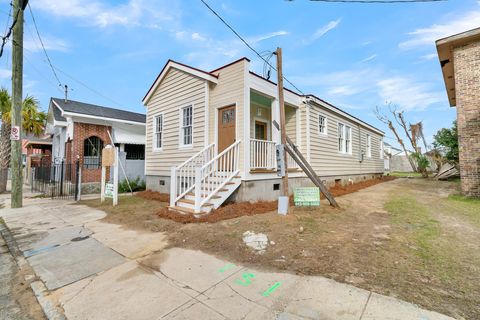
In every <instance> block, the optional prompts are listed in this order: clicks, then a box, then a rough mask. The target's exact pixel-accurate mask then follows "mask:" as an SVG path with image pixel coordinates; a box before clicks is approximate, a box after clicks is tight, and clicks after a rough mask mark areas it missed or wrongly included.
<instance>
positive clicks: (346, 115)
mask: <svg viewBox="0 0 480 320" xmlns="http://www.w3.org/2000/svg"><path fill="white" fill-rule="evenodd" d="M308 101H313V102H314V103H315V104H317V105H319V106H322V107H323V108H325V109H327V110H329V111H331V112H333V113H336V114H338V115H341V116H342V117H344V118H347V119H348V120H350V121H353V122H354V123H356V124H358V125H360V126H362V127H364V128H367V129H369V130H371V131H373V132H375V133H377V134H379V135H381V136H382V137H383V136H384V135H385V133H384V132H383V131H380V130H378V129H377V128H375V127H373V126H371V125H369V124H368V123H366V122H363V121H360V120H359V119H357V118H355V117H353V116H351V115H350V114H348V113H346V112H344V111H342V110H340V109H337V108H334V107H332V106H330V105H329V104H327V103H325V102H323V101H321V100H318V99H317V98H315V97H313V96H309V97H305V99H304V103H305V104H307V103H308Z"/></svg>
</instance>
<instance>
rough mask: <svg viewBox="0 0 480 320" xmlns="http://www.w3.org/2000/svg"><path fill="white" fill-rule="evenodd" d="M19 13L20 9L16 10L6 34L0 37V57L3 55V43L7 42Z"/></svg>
mask: <svg viewBox="0 0 480 320" xmlns="http://www.w3.org/2000/svg"><path fill="white" fill-rule="evenodd" d="M19 13H20V10H17V13H16V14H15V18H14V19H13V22H12V25H11V26H10V28H9V29H8V31H7V32H6V34H5V35H4V36H3V37H2V46H1V47H0V57H1V56H2V55H3V48H4V47H5V44H6V43H7V41H8V39H9V38H10V36H11V35H12V31H13V28H14V27H15V25H16V24H17V20H18V14H19Z"/></svg>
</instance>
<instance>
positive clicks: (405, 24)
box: [0, 0, 480, 142]
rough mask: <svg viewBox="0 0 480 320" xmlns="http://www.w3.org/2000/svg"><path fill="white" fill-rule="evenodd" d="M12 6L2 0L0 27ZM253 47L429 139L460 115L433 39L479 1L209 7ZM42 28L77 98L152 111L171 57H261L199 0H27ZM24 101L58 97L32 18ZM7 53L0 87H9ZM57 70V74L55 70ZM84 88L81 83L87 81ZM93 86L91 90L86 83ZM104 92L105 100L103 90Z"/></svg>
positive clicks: (309, 86)
mask: <svg viewBox="0 0 480 320" xmlns="http://www.w3.org/2000/svg"><path fill="white" fill-rule="evenodd" d="M9 2H10V1H6V0H0V17H1V21H0V26H1V27H3V26H5V25H6V24H7V22H6V19H7V17H8V11H9ZM208 2H209V3H210V5H211V6H212V7H213V8H215V9H216V10H217V11H218V12H219V13H220V14H221V15H222V16H223V17H224V18H225V19H226V20H227V21H229V22H230V23H231V24H232V25H233V26H234V27H235V28H236V29H237V30H238V31H239V32H240V33H241V34H242V35H243V36H244V37H245V38H247V39H248V40H249V41H250V42H251V43H252V45H253V46H254V47H255V48H256V49H257V50H258V51H265V50H270V51H272V50H275V48H276V47H277V46H281V47H282V48H283V55H284V74H285V76H286V77H287V78H288V79H289V80H291V81H292V82H294V83H295V84H296V86H298V87H299V88H300V89H301V90H302V91H304V92H308V93H314V94H316V95H317V96H319V97H321V98H323V99H325V100H327V101H329V102H331V103H333V104H335V105H337V106H338V107H341V108H343V109H344V110H346V111H347V112H349V113H351V114H353V115H355V116H357V117H359V118H361V119H363V120H365V121H367V122H369V123H371V124H373V125H375V126H377V127H379V128H381V129H382V130H384V131H385V132H386V135H387V139H386V141H387V142H394V141H393V140H391V137H392V134H391V133H390V132H389V131H388V129H387V128H386V127H385V126H384V125H383V124H382V123H381V122H379V121H378V120H377V119H376V118H375V116H374V114H373V109H374V108H375V106H377V105H378V106H383V105H384V104H385V102H391V103H394V104H397V105H398V106H399V107H401V108H402V109H404V110H406V117H407V119H408V120H410V121H411V122H416V121H423V123H424V128H425V134H426V136H427V139H428V140H431V137H432V135H433V134H434V133H435V132H436V131H437V130H438V129H439V128H442V127H448V126H450V124H451V122H452V121H453V120H454V119H455V108H450V107H449V105H448V100H447V96H446V92H445V89H444V84H443V80H442V75H441V70H440V66H439V63H438V59H437V57H436V55H435V53H436V50H435V46H434V41H435V40H436V39H439V38H442V37H445V36H448V35H451V34H455V33H459V32H462V31H465V30H468V29H472V28H475V27H479V26H480V1H477V0H450V1H447V2H439V3H418V4H401V5H398V4H397V5H393V4H392V5H380V4H376V5H365V4H363V5H359V4H328V3H319V2H310V1H306V0H295V1H284V0H263V1H233V0H208ZM30 3H31V6H32V9H33V12H34V15H35V17H36V20H37V23H38V27H39V30H40V33H41V35H42V38H43V40H44V44H45V46H46V48H47V51H48V53H49V55H50V58H51V60H52V62H53V64H54V65H55V66H56V67H57V68H58V70H57V74H58V76H59V78H60V81H61V83H62V84H68V85H69V87H70V88H71V89H73V91H71V92H70V94H69V96H70V97H71V98H72V99H75V100H80V101H85V102H90V103H95V104H100V105H105V106H112V107H120V106H121V107H122V108H124V109H128V110H132V111H136V112H145V109H144V107H143V106H142V104H141V99H142V98H143V96H144V94H145V93H146V91H147V90H148V88H149V87H150V85H151V83H152V82H153V80H154V79H155V77H156V75H157V74H158V72H159V71H160V70H161V68H162V67H163V65H164V64H165V62H166V61H167V60H168V59H169V58H171V59H174V60H178V61H180V62H184V63H187V64H190V65H192V66H195V67H198V68H205V69H206V70H210V69H214V68H216V67H218V66H221V65H222V64H225V63H228V62H230V61H233V60H235V59H237V58H239V57H242V56H247V57H249V58H251V60H252V68H253V70H254V71H257V72H259V73H261V72H262V66H263V65H262V63H261V61H260V60H259V59H258V58H257V57H255V56H254V54H253V53H252V52H251V51H249V50H248V49H247V48H246V47H245V46H244V45H243V44H242V43H241V42H240V41H239V40H238V39H237V38H235V36H234V35H233V34H232V33H231V31H230V30H228V29H226V28H225V27H224V26H223V25H222V24H221V23H220V21H219V20H218V19H217V18H216V17H214V16H213V15H212V14H211V13H210V12H209V11H208V10H207V9H206V8H205V7H204V6H203V4H202V3H201V2H200V1H199V0H173V1H172V0H169V1H164V0H150V1H149V0H122V1H120V0H118V1H112V0H105V1H100V0H62V1H54V0H31V1H30ZM25 17H26V25H25V45H24V47H25V49H26V50H25V67H24V68H25V69H24V71H25V78H24V84H25V88H24V93H25V94H31V95H34V96H36V97H38V98H39V100H40V103H41V106H42V108H43V109H46V108H47V107H48V101H49V98H50V97H51V96H63V93H62V92H61V90H60V88H59V86H58V83H57V81H56V80H55V78H54V76H53V73H52V71H51V70H50V68H49V66H48V64H47V63H46V61H45V56H44V54H43V52H42V51H41V49H40V45H39V42H38V39H37V38H36V36H35V30H34V27H33V23H32V19H31V16H30V13H29V12H28V11H27V12H26V13H25ZM10 68H11V54H10V49H9V48H7V52H6V53H5V54H4V56H3V57H2V58H1V59H0V84H1V85H2V86H6V87H8V88H9V87H10V71H9V69H10ZM60 70H61V71H60ZM79 81H80V82H81V83H80V82H79ZM82 83H83V84H85V85H87V86H88V87H89V88H91V89H93V90H94V91H95V92H94V91H92V90H89V89H87V88H85V87H84V86H83V84H82ZM99 93H100V94H99Z"/></svg>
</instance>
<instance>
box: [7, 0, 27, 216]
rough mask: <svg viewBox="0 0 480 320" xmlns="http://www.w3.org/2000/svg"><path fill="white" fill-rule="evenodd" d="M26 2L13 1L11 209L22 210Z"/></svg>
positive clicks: (20, 0)
mask: <svg viewBox="0 0 480 320" xmlns="http://www.w3.org/2000/svg"><path fill="white" fill-rule="evenodd" d="M23 3H24V0H14V1H13V17H14V19H16V22H15V26H14V27H13V40H12V121H11V122H12V129H11V130H12V136H11V161H10V164H11V172H12V197H11V207H12V208H21V207H22V205H23V194H22V186H23V179H22V140H21V138H22V97H23V9H24V8H22V6H23Z"/></svg>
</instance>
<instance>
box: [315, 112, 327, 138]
mask: <svg viewBox="0 0 480 320" xmlns="http://www.w3.org/2000/svg"><path fill="white" fill-rule="evenodd" d="M320 117H323V119H324V123H323V127H324V129H325V130H324V131H325V132H320ZM317 120H318V126H317V133H318V134H319V135H320V136H321V137H327V136H328V117H327V116H326V115H325V114H324V113H322V112H319V113H318V114H317Z"/></svg>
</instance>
